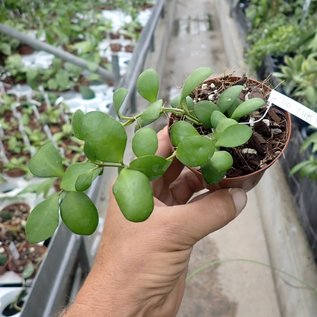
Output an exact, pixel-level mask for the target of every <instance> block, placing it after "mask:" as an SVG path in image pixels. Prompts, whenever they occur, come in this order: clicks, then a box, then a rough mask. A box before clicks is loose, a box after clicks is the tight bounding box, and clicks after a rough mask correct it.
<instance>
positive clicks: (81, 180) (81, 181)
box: [75, 168, 102, 192]
mask: <svg viewBox="0 0 317 317" xmlns="http://www.w3.org/2000/svg"><path fill="white" fill-rule="evenodd" d="M101 172H102V168H97V169H94V170H92V171H89V172H86V173H84V174H81V175H79V176H78V177H77V179H76V183H75V189H76V191H77V192H83V191H85V190H87V189H88V188H89V187H90V186H91V184H92V182H93V181H94V180H95V178H96V177H97V176H98V175H100V173H101Z"/></svg>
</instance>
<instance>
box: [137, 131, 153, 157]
mask: <svg viewBox="0 0 317 317" xmlns="http://www.w3.org/2000/svg"><path fill="white" fill-rule="evenodd" d="M157 147H158V140H157V134H156V132H155V131H154V130H153V129H151V128H142V129H140V130H138V131H137V132H136V133H135V135H134V136H133V139H132V149H133V153H134V154H135V155H136V156H143V155H150V154H155V153H156V151H157Z"/></svg>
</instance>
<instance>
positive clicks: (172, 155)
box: [166, 151, 176, 161]
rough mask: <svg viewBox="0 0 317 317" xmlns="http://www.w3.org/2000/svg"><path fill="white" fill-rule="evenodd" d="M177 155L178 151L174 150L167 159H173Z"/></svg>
mask: <svg viewBox="0 0 317 317" xmlns="http://www.w3.org/2000/svg"><path fill="white" fill-rule="evenodd" d="M175 156H176V151H174V152H173V153H172V154H171V155H170V156H169V157H167V158H166V159H167V160H168V161H169V160H172V159H173V158H174V157H175Z"/></svg>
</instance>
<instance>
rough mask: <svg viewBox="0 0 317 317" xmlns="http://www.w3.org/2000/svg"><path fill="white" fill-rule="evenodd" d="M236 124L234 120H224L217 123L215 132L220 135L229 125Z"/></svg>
mask: <svg viewBox="0 0 317 317" xmlns="http://www.w3.org/2000/svg"><path fill="white" fill-rule="evenodd" d="M234 124H238V122H237V121H236V120H233V119H230V118H224V119H222V120H220V121H219V123H218V124H217V128H216V132H217V133H221V132H223V131H224V130H225V129H227V128H228V127H230V126H231V125H234Z"/></svg>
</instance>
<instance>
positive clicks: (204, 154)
mask: <svg viewBox="0 0 317 317" xmlns="http://www.w3.org/2000/svg"><path fill="white" fill-rule="evenodd" d="M214 151H215V145H214V143H213V142H212V141H211V139H209V138H208V137H205V136H201V135H199V136H191V137H187V138H184V139H183V140H182V141H181V142H180V143H179V145H178V147H177V149H176V157H177V158H178V160H179V161H181V162H182V163H183V164H184V165H186V166H191V167H195V166H202V165H205V164H206V162H207V161H208V159H209V158H210V157H212V155H213V153H214Z"/></svg>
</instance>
